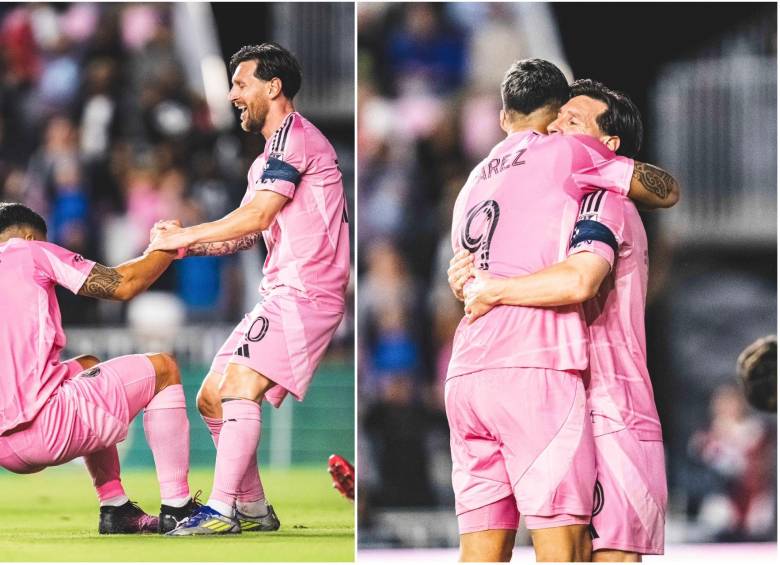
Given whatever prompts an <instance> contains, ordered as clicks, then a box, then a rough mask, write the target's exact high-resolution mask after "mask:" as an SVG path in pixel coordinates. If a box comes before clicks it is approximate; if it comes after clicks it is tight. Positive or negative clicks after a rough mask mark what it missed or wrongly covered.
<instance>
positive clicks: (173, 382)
mask: <svg viewBox="0 0 780 565" xmlns="http://www.w3.org/2000/svg"><path fill="white" fill-rule="evenodd" d="M46 231H47V230H46V223H45V222H44V220H43V218H41V217H40V216H39V215H38V214H36V213H35V212H33V211H32V210H30V209H29V208H27V207H26V206H23V205H21V204H13V203H0V281H1V282H2V287H3V292H2V293H0V312H2V313H3V314H2V316H0V467H3V468H5V469H8V470H9V471H13V472H14V473H36V472H38V471H40V470H42V469H44V468H46V467H51V466H55V465H60V464H62V463H65V462H67V461H70V460H71V459H74V458H76V457H79V456H84V459H85V462H86V464H87V470H88V471H89V474H90V475H91V476H92V479H93V483H94V485H95V488H96V490H97V495H98V499H99V501H100V522H99V526H98V531H99V532H100V533H101V534H125V533H137V532H148V531H154V532H157V531H161V532H164V531H166V530H165V529H163V528H164V525H165V524H170V523H171V522H173V523H174V524H175V522H176V520H180V519H183V518H184V517H186V516H187V515H188V514H190V513H191V512H192V510H193V509H194V508H195V506H196V505H197V503H195V502H193V501H192V500H191V499H190V495H189V485H188V483H187V474H188V471H189V422H188V420H187V411H186V407H185V402H184V389H183V388H182V385H181V380H180V376H179V370H178V368H177V366H176V363H175V361H174V360H173V358H172V357H171V356H170V355H167V354H164V353H155V354H148V355H126V356H124V357H118V358H116V359H111V360H109V361H106V362H104V363H100V364H96V361H97V359H95V358H94V357H91V356H82V357H80V358H78V359H73V360H70V361H65V362H63V361H61V360H60V353H61V351H62V349H63V348H64V347H65V334H64V333H63V331H62V325H61V317H60V309H59V305H58V304H57V297H56V295H55V285H60V286H63V287H65V288H67V289H68V290H70V291H71V292H73V293H78V294H79V295H81V296H90V297H93V298H103V299H113V300H130V299H131V298H133V297H134V296H136V295H137V294H139V293H141V292H143V291H144V290H146V289H147V288H148V287H149V286H150V285H151V284H152V283H153V282H154V281H155V280H157V278H158V277H159V276H160V275H161V274H162V273H163V272H164V271H165V269H166V268H168V266H169V265H170V264H171V261H172V260H173V257H172V254H171V253H161V252H155V253H150V254H148V255H145V256H144V257H140V258H138V259H135V260H132V261H128V262H127V263H124V264H122V265H119V266H118V267H116V268H111V267H106V266H104V265H100V264H98V263H95V262H94V261H89V260H87V259H84V258H83V257H82V256H81V255H77V254H75V253H72V252H70V251H68V250H67V249H63V248H62V247H59V246H58V245H54V244H52V243H48V242H47V241H46ZM87 368H88V369H89V370H86V371H82V369H87ZM141 409H144V432H145V434H146V439H147V442H148V443H149V446H150V447H151V449H152V454H153V456H154V463H155V467H156V469H157V478H158V480H159V483H160V497H161V499H162V506H161V508H160V516H159V519H158V518H154V517H152V516H148V515H146V514H145V513H144V512H143V511H142V510H141V509H140V508H138V506H136V505H135V504H133V503H132V502H130V501H129V500H128V497H127V495H126V494H125V491H124V489H123V487H122V483H121V481H120V477H119V457H118V454H117V450H116V444H117V443H119V442H121V441H123V440H124V439H125V437H126V436H127V430H128V427H129V425H130V422H131V421H132V420H133V418H135V416H136V414H138V412H140V411H141ZM172 430H175V432H172ZM168 529H170V528H168Z"/></svg>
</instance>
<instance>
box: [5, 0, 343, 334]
mask: <svg viewBox="0 0 780 565" xmlns="http://www.w3.org/2000/svg"><path fill="white" fill-rule="evenodd" d="M174 9H175V8H174V7H173V6H172V5H169V4H155V3H144V4H102V3H68V4H51V5H49V4H16V5H14V4H7V5H1V6H0V200H2V201H19V202H23V203H25V204H27V205H29V206H30V207H32V208H33V209H34V210H36V211H38V212H39V213H41V214H42V215H43V216H44V217H45V218H46V220H47V222H48V226H49V239H50V241H53V242H55V243H57V244H60V245H62V246H65V247H67V248H69V249H71V250H73V251H76V252H80V253H83V254H84V255H85V256H88V257H90V258H94V259H97V260H99V261H101V262H103V263H105V264H108V265H116V264H118V263H120V262H122V261H125V260H127V259H129V258H132V257H134V256H137V255H139V254H140V253H141V252H142V251H143V250H144V248H145V247H146V245H147V244H148V238H149V230H150V228H151V227H152V225H153V224H154V222H155V221H156V220H159V219H167V218H178V219H180V220H181V221H182V223H183V224H184V225H192V224H195V223H199V222H203V221H211V220H214V219H217V218H219V217H221V216H223V215H224V214H226V213H227V212H229V211H230V210H232V209H234V208H235V207H236V206H237V205H238V204H239V203H240V200H241V197H242V196H243V194H244V191H245V190H246V180H245V179H246V172H247V170H248V169H249V165H250V164H251V162H252V161H253V160H254V158H255V157H256V156H257V154H258V153H259V152H260V151H261V150H262V143H263V141H262V138H261V137H258V136H250V135H246V134H244V133H243V132H240V130H239V128H238V123H237V120H235V125H234V126H233V127H232V128H230V129H225V128H222V129H220V128H218V127H217V126H215V123H214V120H213V119H212V114H213V113H212V112H211V111H210V108H209V106H208V104H207V102H206V100H205V98H204V95H203V94H202V93H201V92H194V91H193V90H192V89H191V88H190V87H189V86H188V84H189V83H188V81H187V80H186V73H185V69H184V68H183V57H182V56H181V55H182V53H181V49H182V43H181V42H179V43H178V44H177V41H176V37H175V34H174V31H173V30H174ZM260 40H262V38H260V37H258V38H257V39H256V41H260ZM231 54H232V53H223V54H222V58H223V60H226V59H227V58H229V57H230V55H231ZM225 80H226V83H227V80H228V77H227V75H226V77H225ZM263 253H264V249H263V245H262V244H260V245H258V246H257V247H256V248H254V249H252V250H251V251H247V252H244V253H242V254H239V255H238V256H234V257H207V258H206V257H196V258H189V259H185V260H182V261H177V262H176V263H175V264H174V266H173V267H172V268H171V269H169V271H168V272H167V273H166V274H165V275H163V277H162V278H161V279H160V281H158V283H156V285H155V286H154V287H153V289H154V290H163V291H168V292H170V293H172V294H175V296H176V297H178V300H179V301H180V304H181V305H182V306H183V309H184V311H185V312H186V316H187V320H188V321H196V322H198V321H202V322H208V321H220V320H226V321H234V320H237V319H238V318H239V317H240V316H241V315H243V313H244V312H245V311H246V309H247V303H250V304H251V303H252V302H254V301H256V288H257V285H258V284H259V282H260V268H261V265H262V255H263ZM247 254H249V256H248V257H240V256H241V255H244V256H246V255H247ZM60 299H61V306H62V310H63V320H64V322H65V324H66V327H67V326H68V325H74V324H96V323H104V322H110V323H117V322H121V321H123V320H124V319H125V315H126V313H125V311H124V308H122V307H118V306H114V307H112V306H113V305H110V304H109V305H108V306H106V305H105V304H97V303H96V302H95V301H89V300H86V299H81V298H79V297H73V296H72V295H70V294H69V293H67V292H64V293H61V295H60ZM351 327H352V322H351V320H347V321H346V322H345V328H346V329H345V332H342V338H343V339H344V340H345V341H344V343H348V342H349V340H350V339H351V337H350V336H351V331H349V330H348V329H349V328H351Z"/></svg>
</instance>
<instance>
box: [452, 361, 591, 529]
mask: <svg viewBox="0 0 780 565" xmlns="http://www.w3.org/2000/svg"><path fill="white" fill-rule="evenodd" d="M445 405H446V409H447V419H448V421H449V424H450V448H451V452H452V464H453V468H452V484H453V489H454V491H455V506H456V513H457V514H458V515H459V516H460V515H462V514H464V513H466V512H468V511H471V510H476V509H479V508H483V507H486V506H488V505H490V504H492V503H494V502H497V501H500V500H502V499H505V498H507V497H514V500H515V503H516V505H517V510H518V511H519V513H520V514H522V515H523V516H524V518H525V521H526V527H528V528H529V529H540V528H548V527H554V526H564V525H571V524H587V523H589V522H590V514H591V510H592V508H593V487H594V484H595V481H596V469H595V456H594V453H593V435H592V432H591V427H590V419H589V418H588V417H587V412H586V409H585V390H584V387H583V384H582V380H581V379H580V377H579V375H578V374H577V373H575V372H566V371H554V370H549V369H534V368H509V369H490V370H485V371H480V372H477V373H472V374H469V375H464V376H461V377H455V378H452V379H449V380H448V381H447V383H446V385H445ZM499 514H500V515H503V514H502V513H499ZM502 519H503V518H502ZM471 531H477V530H471ZM462 533H466V532H462Z"/></svg>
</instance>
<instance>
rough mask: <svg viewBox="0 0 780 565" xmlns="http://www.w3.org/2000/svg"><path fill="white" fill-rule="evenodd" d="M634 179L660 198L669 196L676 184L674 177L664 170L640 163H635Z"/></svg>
mask: <svg viewBox="0 0 780 565" xmlns="http://www.w3.org/2000/svg"><path fill="white" fill-rule="evenodd" d="M634 178H635V179H636V180H638V181H639V182H640V183H642V186H644V187H645V189H646V190H647V191H648V192H652V193H653V194H655V195H656V196H658V197H659V198H666V197H667V196H669V193H670V192H672V188H673V187H674V184H675V180H674V177H673V176H672V175H670V174H669V173H667V172H666V171H664V170H663V169H659V168H658V167H654V166H653V165H648V164H647V163H640V162H639V161H636V162H635V163H634Z"/></svg>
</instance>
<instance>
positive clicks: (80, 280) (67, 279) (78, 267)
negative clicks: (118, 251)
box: [32, 241, 95, 294]
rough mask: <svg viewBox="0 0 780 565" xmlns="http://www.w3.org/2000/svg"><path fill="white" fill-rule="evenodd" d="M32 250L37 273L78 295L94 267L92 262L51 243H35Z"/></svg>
mask: <svg viewBox="0 0 780 565" xmlns="http://www.w3.org/2000/svg"><path fill="white" fill-rule="evenodd" d="M32 249H33V261H34V262H35V267H36V268H37V270H38V272H39V273H42V274H43V276H44V277H46V278H47V279H49V280H50V281H52V282H54V283H56V284H58V285H60V286H64V287H65V288H67V289H68V290H69V291H71V292H72V293H73V294H77V293H78V291H79V290H80V289H81V286H82V285H83V284H84V281H85V280H87V277H88V276H89V273H90V272H92V268H93V267H94V266H95V262H94V261H90V260H89V259H84V257H82V256H81V255H79V254H78V253H73V252H72V251H68V250H67V249H65V248H63V247H60V246H59V245H55V244H53V243H49V242H45V241H36V242H35V243H34V245H33V248H32Z"/></svg>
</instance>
